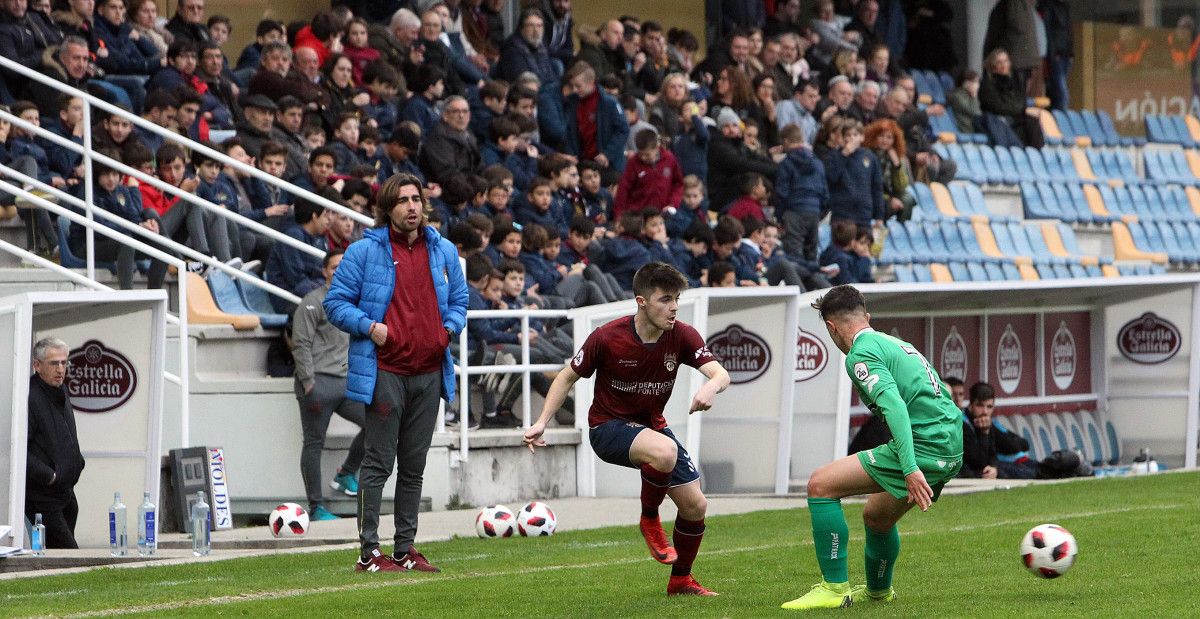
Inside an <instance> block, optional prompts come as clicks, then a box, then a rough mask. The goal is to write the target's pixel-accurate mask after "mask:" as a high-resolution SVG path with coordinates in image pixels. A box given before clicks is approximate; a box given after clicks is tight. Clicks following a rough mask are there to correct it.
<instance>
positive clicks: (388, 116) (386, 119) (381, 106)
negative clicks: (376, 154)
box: [363, 99, 400, 150]
mask: <svg viewBox="0 0 1200 619" xmlns="http://www.w3.org/2000/svg"><path fill="white" fill-rule="evenodd" d="M363 112H364V113H366V115H367V118H374V119H375V125H376V126H377V127H378V128H379V135H381V136H383V139H385V140H386V139H387V138H388V136H390V135H392V132H393V131H395V130H396V123H398V122H399V118H400V112H399V110H398V109H397V107H396V101H395V100H387V99H380V100H379V102H378V103H368V104H367V105H366V106H364V107H363ZM379 148H380V150H383V145H382V144H380V145H379Z"/></svg>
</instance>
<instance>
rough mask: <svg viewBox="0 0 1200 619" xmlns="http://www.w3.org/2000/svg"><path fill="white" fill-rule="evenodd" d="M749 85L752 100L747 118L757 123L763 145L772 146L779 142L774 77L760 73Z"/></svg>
mask: <svg viewBox="0 0 1200 619" xmlns="http://www.w3.org/2000/svg"><path fill="white" fill-rule="evenodd" d="M751 85H752V86H753V92H754V100H753V101H752V102H751V104H750V108H749V110H748V112H749V113H748V114H747V117H748V118H747V120H753V121H754V122H755V123H756V124H757V125H758V128H759V135H760V137H761V140H762V143H763V144H764V145H765V147H767V148H774V147H775V146H776V145H777V144H779V127H778V125H776V117H775V106H776V104H777V103H778V99H777V97H776V94H775V78H774V77H771V76H770V75H768V74H766V73H761V74H759V75H757V76H755V78H754V80H753V81H752V82H751Z"/></svg>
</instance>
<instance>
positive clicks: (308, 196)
mask: <svg viewBox="0 0 1200 619" xmlns="http://www.w3.org/2000/svg"><path fill="white" fill-rule="evenodd" d="M0 67H4V68H5V69H8V70H10V71H12V72H14V73H18V74H20V75H22V76H24V77H27V78H29V79H31V80H34V81H35V82H38V83H41V84H44V85H46V86H50V87H51V88H54V89H56V90H58V91H59V92H62V93H64V94H69V95H71V96H72V97H78V98H79V99H82V100H83V101H84V102H86V103H88V104H89V105H94V106H96V107H98V108H100V109H102V110H104V111H105V112H108V113H109V114H113V115H116V116H120V117H121V118H125V119H128V120H129V121H130V122H131V123H133V124H134V126H137V127H141V128H142V129H146V130H148V131H150V132H151V133H154V134H156V135H158V136H160V137H163V138H166V139H169V140H170V141H172V142H176V143H178V144H182V145H183V146H186V147H187V148H188V149H189V150H196V151H200V152H202V153H204V154H205V155H207V156H209V157H211V158H213V159H215V160H217V161H220V162H221V163H223V164H225V165H230V166H232V167H233V168H234V169H237V170H240V171H241V172H243V173H245V174H249V175H251V176H253V177H255V178H257V179H259V180H261V181H263V182H265V183H267V184H269V185H274V186H275V187H278V188H280V189H283V190H285V191H287V192H289V193H291V194H293V195H300V196H301V197H303V198H304V199H305V200H309V201H311V202H314V203H317V204H320V205H321V206H323V207H325V208H327V209H330V210H333V211H335V212H338V213H341V214H343V215H348V216H349V217H350V218H351V219H353V220H354V221H357V222H359V223H361V224H364V225H367V226H371V225H374V223H375V222H374V220H373V219H371V218H370V217H367V216H366V215H363V214H361V213H359V212H357V211H355V210H353V209H350V208H347V207H345V206H342V205H340V204H338V203H336V202H333V201H331V200H327V199H325V198H323V197H321V196H319V195H317V194H315V193H313V192H311V191H308V190H307V189H303V188H301V187H297V186H295V185H293V184H291V183H289V182H287V181H284V180H282V179H279V178H276V177H274V176H271V175H270V174H267V173H266V172H263V171H262V170H259V169H258V168H255V167H254V166H250V165H246V164H244V163H242V162H241V161H238V160H236V159H233V158H231V157H229V156H228V155H226V154H225V153H222V152H220V151H217V150H215V149H212V148H209V147H208V146H205V145H203V144H200V143H197V142H194V141H192V140H190V139H188V138H185V137H183V136H181V135H179V134H177V133H173V132H171V131H168V130H166V129H164V128H163V127H160V126H158V125H156V124H154V123H152V122H150V121H148V120H146V119H144V118H142V117H140V116H138V115H136V114H133V113H131V112H128V111H126V110H122V109H121V108H119V107H117V106H115V105H113V104H111V103H109V102H107V101H105V100H103V99H101V98H99V97H96V96H94V95H92V94H90V93H88V92H85V91H82V90H79V89H78V88H75V87H73V86H68V85H66V84H64V83H62V82H60V81H58V80H56V79H54V78H52V77H49V76H47V75H43V74H41V73H39V72H37V71H34V70H33V69H30V68H29V67H26V66H24V65H22V64H19V63H16V62H13V61H12V60H9V59H8V58H3V57H0ZM87 107H88V105H85V106H84V108H85V110H86V108H87ZM84 113H85V114H87V112H86V111H85V112H84ZM84 120H85V121H87V120H88V118H87V117H86V116H85V117H84ZM91 127H92V125H91V124H90V123H89V124H86V125H84V133H85V135H86V134H87V133H88V132H90V131H91ZM85 140H86V138H85ZM89 147H90V145H89ZM88 172H89V174H90V170H89V171H88Z"/></svg>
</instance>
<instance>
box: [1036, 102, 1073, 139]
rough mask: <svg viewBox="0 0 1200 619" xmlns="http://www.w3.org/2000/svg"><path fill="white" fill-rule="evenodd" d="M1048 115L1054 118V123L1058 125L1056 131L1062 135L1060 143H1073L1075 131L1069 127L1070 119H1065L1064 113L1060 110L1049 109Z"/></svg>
mask: <svg viewBox="0 0 1200 619" xmlns="http://www.w3.org/2000/svg"><path fill="white" fill-rule="evenodd" d="M1050 115H1051V116H1052V117H1053V118H1054V124H1055V125H1056V126H1057V127H1058V132H1059V134H1060V135H1061V136H1062V139H1061V143H1062V144H1063V145H1067V146H1070V145H1074V144H1075V137H1076V136H1075V131H1074V130H1073V129H1072V128H1071V121H1070V120H1068V119H1067V115H1066V113H1065V112H1063V111H1062V110H1050ZM1043 116H1045V114H1043Z"/></svg>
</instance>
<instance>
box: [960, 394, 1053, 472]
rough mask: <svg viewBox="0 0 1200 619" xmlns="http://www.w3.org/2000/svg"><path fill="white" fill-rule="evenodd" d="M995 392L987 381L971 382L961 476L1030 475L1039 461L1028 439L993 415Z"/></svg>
mask: <svg viewBox="0 0 1200 619" xmlns="http://www.w3.org/2000/svg"><path fill="white" fill-rule="evenodd" d="M995 408H996V392H995V390H994V389H993V388H992V386H991V385H989V384H987V383H975V384H974V385H971V391H970V399H969V403H968V405H967V408H966V411H965V412H964V414H963V472H961V473H960V474H959V475H960V477H982V478H984V479H996V478H1000V479H1033V478H1035V477H1040V476H1039V475H1038V473H1039V470H1038V469H1039V466H1038V463H1037V462H1036V461H1034V460H1032V459H1030V458H1029V453H1028V449H1029V442H1028V441H1026V440H1025V439H1024V438H1022V437H1020V436H1019V435H1017V434H1016V433H1014V432H1010V431H1009V430H1008V429H1007V428H1005V427H1004V424H1003V423H1002V422H1000V421H999V420H997V419H993V418H992V415H993V413H994V411H995Z"/></svg>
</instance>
